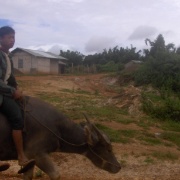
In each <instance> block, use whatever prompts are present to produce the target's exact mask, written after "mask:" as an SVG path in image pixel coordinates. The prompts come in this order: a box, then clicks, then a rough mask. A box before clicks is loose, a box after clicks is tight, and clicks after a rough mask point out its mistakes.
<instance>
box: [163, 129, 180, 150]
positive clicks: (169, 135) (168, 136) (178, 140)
mask: <svg viewBox="0 0 180 180" xmlns="http://www.w3.org/2000/svg"><path fill="white" fill-rule="evenodd" d="M162 139H164V140H166V141H170V142H172V143H173V144H175V145H177V146H178V147H179V148H180V133H175V132H163V133H162Z"/></svg>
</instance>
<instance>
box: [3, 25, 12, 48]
mask: <svg viewBox="0 0 180 180" xmlns="http://www.w3.org/2000/svg"><path fill="white" fill-rule="evenodd" d="M14 43H15V30H14V29H13V28H11V27H9V26H3V27H1V28H0V45H1V47H2V48H5V49H8V50H9V49H10V48H12V47H13V46H14Z"/></svg>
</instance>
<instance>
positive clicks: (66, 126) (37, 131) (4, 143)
mask: <svg viewBox="0 0 180 180" xmlns="http://www.w3.org/2000/svg"><path fill="white" fill-rule="evenodd" d="M25 111H26V113H25V130H24V135H23V138H24V146H25V147H24V148H25V153H26V155H27V157H29V158H34V159H35V161H36V165H37V166H38V167H39V168H40V169H41V170H42V171H44V172H45V173H46V174H47V175H48V176H49V177H50V179H52V180H57V179H60V172H59V168H58V167H57V166H56V165H55V164H54V162H53V161H52V160H51V159H50V156H49V153H51V152H57V151H61V152H67V153H79V154H83V155H85V156H86V157H87V158H89V159H90V160H91V161H92V162H93V164H95V165H96V166H97V167H99V168H101V169H104V170H106V171H109V172H111V173H117V172H118V171H119V170H120V169H121V167H120V164H119V162H118V161H117V160H116V158H115V156H114V154H113V152H112V146H111V143H110V141H109V139H108V137H107V136H106V135H105V134H104V133H102V132H100V131H99V130H98V129H97V128H96V126H95V125H93V124H92V123H90V122H89V121H88V120H87V122H86V123H85V124H84V125H83V126H81V125H79V124H76V123H74V122H73V121H71V120H70V119H68V118H67V117H66V116H65V115H63V114H62V113H61V112H59V111H58V110H57V109H56V108H54V107H53V106H52V105H50V104H48V103H46V102H44V101H42V100H40V99H38V98H34V97H26V106H25ZM0 132H1V135H0V160H13V159H17V153H16V150H15V146H14V144H13V140H12V137H11V128H10V126H9V124H8V121H7V119H6V118H5V117H4V116H3V115H2V114H0ZM23 178H24V180H31V179H32V178H33V168H32V169H31V170H29V171H28V172H26V173H24V176H23Z"/></svg>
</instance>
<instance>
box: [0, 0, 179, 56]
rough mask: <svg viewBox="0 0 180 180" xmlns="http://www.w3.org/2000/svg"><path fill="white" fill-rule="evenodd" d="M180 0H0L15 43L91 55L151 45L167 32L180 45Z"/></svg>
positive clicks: (0, 18) (0, 14) (0, 13)
mask: <svg viewBox="0 0 180 180" xmlns="http://www.w3.org/2000/svg"><path fill="white" fill-rule="evenodd" d="M179 18H180V1H179V0H171V1H170V0H13V1H12V0H0V27H2V26H5V25H9V26H11V27H13V28H14V29H15V31H16V43H15V46H14V48H16V47H21V48H28V49H38V50H44V51H51V52H54V53H56V54H59V52H60V49H61V50H64V51H66V50H68V49H69V50H71V51H78V52H81V53H83V54H85V55H88V54H94V53H99V52H102V51H103V49H109V48H113V47H115V46H119V47H124V48H126V47H129V48H130V47H131V45H133V46H134V47H137V50H140V49H144V48H148V47H147V46H146V45H145V39H146V38H149V39H151V40H152V41H154V40H155V39H156V38H157V36H158V35H159V34H162V35H163V37H164V39H165V42H166V44H168V43H174V44H175V46H176V47H179V46H180V21H179Z"/></svg>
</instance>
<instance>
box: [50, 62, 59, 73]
mask: <svg viewBox="0 0 180 180" xmlns="http://www.w3.org/2000/svg"><path fill="white" fill-rule="evenodd" d="M58 65H59V64H58V61H57V59H50V73H51V74H59V67H58Z"/></svg>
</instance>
